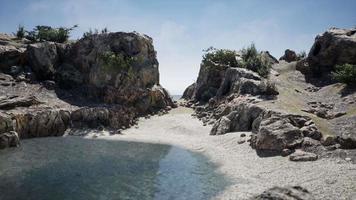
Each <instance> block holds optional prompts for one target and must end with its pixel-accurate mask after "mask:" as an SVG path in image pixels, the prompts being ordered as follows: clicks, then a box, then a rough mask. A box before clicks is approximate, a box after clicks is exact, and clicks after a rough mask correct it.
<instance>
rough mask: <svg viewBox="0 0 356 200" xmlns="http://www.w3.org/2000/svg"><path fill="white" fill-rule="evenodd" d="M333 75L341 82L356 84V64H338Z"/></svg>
mask: <svg viewBox="0 0 356 200" xmlns="http://www.w3.org/2000/svg"><path fill="white" fill-rule="evenodd" d="M332 77H333V79H335V80H337V81H339V82H341V83H346V84H348V85H351V84H356V65H352V64H343V65H337V66H336V67H335V72H332Z"/></svg>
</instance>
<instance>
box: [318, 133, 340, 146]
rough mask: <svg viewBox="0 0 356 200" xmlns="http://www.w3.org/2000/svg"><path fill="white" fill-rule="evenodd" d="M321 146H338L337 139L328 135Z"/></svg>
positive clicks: (322, 140)
mask: <svg viewBox="0 0 356 200" xmlns="http://www.w3.org/2000/svg"><path fill="white" fill-rule="evenodd" d="M321 144H322V145H324V146H330V145H334V144H336V138H335V137H334V136H330V135H327V136H325V137H323V138H322V139H321Z"/></svg>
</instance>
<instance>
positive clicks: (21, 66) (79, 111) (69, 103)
mask: <svg viewBox="0 0 356 200" xmlns="http://www.w3.org/2000/svg"><path fill="white" fill-rule="evenodd" d="M4 38H5V39H4ZM5 40H6V41H5ZM152 43H153V42H152V39H151V38H150V37H148V36H146V35H142V34H139V33H136V32H132V33H124V32H117V33H104V34H93V35H90V36H87V37H84V38H82V39H80V40H78V41H76V42H73V43H68V44H58V43H54V42H39V43H34V44H25V43H24V42H23V41H22V40H18V39H16V38H13V37H5V36H4V37H3V36H2V35H0V58H1V59H0V87H1V92H0V113H3V114H4V115H5V112H6V116H10V119H11V120H10V121H11V123H10V124H11V127H12V128H11V129H9V130H4V131H2V132H0V133H3V132H6V133H8V132H9V131H12V130H15V131H17V133H18V136H19V137H20V138H31V137H46V136H60V135H63V134H64V133H65V131H66V130H67V129H68V128H76V129H77V128H84V127H86V128H98V127H108V128H111V129H123V128H127V127H129V126H130V125H133V124H134V123H135V119H136V118H137V117H139V116H143V115H146V114H149V113H156V112H158V111H160V110H162V111H164V112H166V110H168V109H170V108H172V107H175V105H174V103H173V101H172V100H171V98H170V95H169V94H168V92H167V91H166V90H165V89H164V88H163V87H162V86H160V84H159V71H158V61H157V58H156V52H155V50H154V47H153V44H152ZM5 61H6V62H5ZM3 73H7V74H10V75H4V74H3ZM28 83H30V84H28ZM6 119H8V118H6ZM4 124H5V125H6V126H8V125H9V124H8V123H7V121H6V123H5V122H4V120H2V121H1V126H4V127H5V125H4ZM9 126H10V125H9Z"/></svg>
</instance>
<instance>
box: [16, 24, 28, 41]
mask: <svg viewBox="0 0 356 200" xmlns="http://www.w3.org/2000/svg"><path fill="white" fill-rule="evenodd" d="M25 34H26V31H25V27H24V26H22V25H19V26H18V28H17V31H16V37H17V38H18V39H22V38H24V37H25Z"/></svg>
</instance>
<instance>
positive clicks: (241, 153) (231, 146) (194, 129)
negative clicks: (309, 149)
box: [86, 107, 356, 200]
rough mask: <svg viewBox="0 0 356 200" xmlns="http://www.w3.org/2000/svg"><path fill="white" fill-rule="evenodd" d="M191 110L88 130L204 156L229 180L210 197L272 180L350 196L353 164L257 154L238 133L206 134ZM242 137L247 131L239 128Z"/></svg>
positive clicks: (354, 187) (355, 177)
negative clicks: (111, 129) (111, 131)
mask: <svg viewBox="0 0 356 200" xmlns="http://www.w3.org/2000/svg"><path fill="white" fill-rule="evenodd" d="M192 113H193V110H191V109H189V108H183V107H178V108H177V109H174V110H172V111H170V112H169V113H168V114H166V115H163V116H152V117H151V118H149V119H143V118H142V119H140V120H139V123H138V125H137V126H135V127H132V128H130V129H127V130H125V131H123V134H122V135H114V136H108V135H106V134H105V133H92V134H88V135H87V136H86V137H95V138H97V139H107V140H123V141H137V142H147V143H159V144H169V145H174V146H178V147H183V148H185V149H188V150H190V151H193V152H199V153H201V154H204V155H205V156H207V157H208V158H209V159H210V161H211V162H213V163H214V164H216V165H217V166H218V168H217V170H218V172H219V173H222V174H224V175H225V176H226V177H228V178H229V179H231V180H232V183H233V184H232V185H230V186H229V187H228V188H227V189H226V190H224V191H222V192H221V193H220V194H219V195H218V196H216V199H246V198H249V197H251V196H253V195H255V194H259V193H261V192H263V191H264V190H266V189H268V188H271V187H273V186H294V185H299V186H302V187H305V188H307V189H308V190H309V191H310V192H311V193H312V194H313V195H314V196H315V197H316V199H339V200H347V199H350V200H351V199H355V198H356V165H354V164H352V163H351V162H347V161H344V160H341V159H339V158H322V159H319V160H317V161H314V162H291V161H289V160H288V158H287V157H281V156H275V157H259V156H258V155H257V154H256V152H255V150H253V149H252V148H251V147H250V146H249V144H248V142H244V143H243V144H239V143H238V141H240V140H241V138H242V137H240V134H241V133H229V134H226V135H222V136H209V131H210V128H211V127H209V126H203V125H202V123H201V122H200V121H199V120H198V119H196V118H193V117H192V116H191V114H192ZM245 134H246V135H247V136H246V137H244V138H246V139H247V138H248V134H249V133H245Z"/></svg>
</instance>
